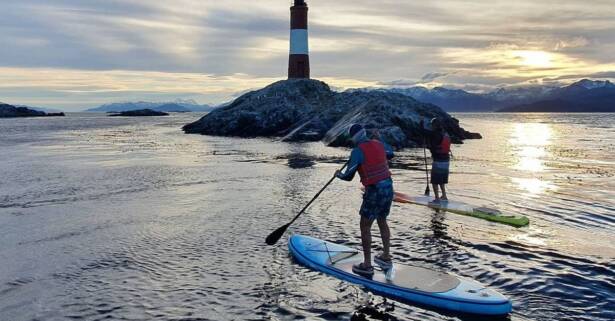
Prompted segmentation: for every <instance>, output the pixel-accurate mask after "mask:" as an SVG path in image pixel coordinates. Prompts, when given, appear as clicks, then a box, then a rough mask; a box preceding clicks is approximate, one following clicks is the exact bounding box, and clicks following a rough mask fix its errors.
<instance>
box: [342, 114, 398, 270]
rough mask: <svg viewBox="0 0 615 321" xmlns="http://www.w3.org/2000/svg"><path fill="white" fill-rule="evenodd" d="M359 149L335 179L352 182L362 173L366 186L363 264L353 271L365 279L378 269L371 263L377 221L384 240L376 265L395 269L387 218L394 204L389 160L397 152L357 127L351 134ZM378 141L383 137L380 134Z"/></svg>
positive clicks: (363, 214) (353, 151) (355, 125)
mask: <svg viewBox="0 0 615 321" xmlns="http://www.w3.org/2000/svg"><path fill="white" fill-rule="evenodd" d="M348 135H349V136H350V137H351V140H352V142H353V144H354V145H355V148H354V149H353V150H352V152H351V153H350V160H349V161H348V166H347V167H346V170H345V171H343V172H342V171H339V170H338V171H336V173H335V177H337V178H340V179H343V180H345V181H352V179H353V178H354V176H355V173H356V172H359V176H360V177H361V183H362V184H363V186H365V192H364V193H363V203H362V204H361V209H360V210H359V214H360V216H361V219H360V222H359V226H360V229H361V245H362V246H363V255H364V258H363V262H362V263H359V264H355V265H353V266H352V271H353V272H354V273H356V274H360V275H364V276H372V275H373V274H374V268H373V266H372V259H371V244H372V234H371V227H372V224H373V223H374V221H377V222H378V228H379V229H380V235H381V236H382V247H383V251H382V253H381V254H379V255H376V256H375V257H374V261H375V262H376V263H377V264H378V265H380V266H381V267H382V268H385V269H386V268H390V267H391V265H392V261H391V253H390V239H391V232H390V230H389V225H388V224H387V220H386V219H387V216H388V215H389V212H390V210H391V203H392V202H393V180H392V179H391V172H390V171H389V164H388V160H389V159H391V158H393V149H392V148H391V147H390V146H389V145H387V144H386V143H383V142H382V141H380V140H379V139H369V138H368V137H367V133H366V131H365V128H363V126H362V125H360V124H354V125H352V126H351V127H350V129H349V130H348ZM376 137H377V138H379V134H378V133H377V132H376Z"/></svg>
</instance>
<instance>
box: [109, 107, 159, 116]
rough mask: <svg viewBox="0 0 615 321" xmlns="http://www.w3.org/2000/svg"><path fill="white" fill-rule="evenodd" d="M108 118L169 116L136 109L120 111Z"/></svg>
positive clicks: (150, 110) (154, 111)
mask: <svg viewBox="0 0 615 321" xmlns="http://www.w3.org/2000/svg"><path fill="white" fill-rule="evenodd" d="M109 116H128V117H141V116H169V114H168V113H165V112H162V111H156V110H152V109H138V110H128V111H122V112H119V113H117V114H111V115H109Z"/></svg>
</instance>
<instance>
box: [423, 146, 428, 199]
mask: <svg viewBox="0 0 615 321" xmlns="http://www.w3.org/2000/svg"><path fill="white" fill-rule="evenodd" d="M425 144H426V143H425V137H423V156H425V183H426V185H425V196H429V170H428V169H427V151H426V150H425Z"/></svg>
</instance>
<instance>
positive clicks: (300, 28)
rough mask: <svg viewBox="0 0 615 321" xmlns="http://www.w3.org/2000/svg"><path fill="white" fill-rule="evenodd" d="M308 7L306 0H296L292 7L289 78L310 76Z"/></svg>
mask: <svg viewBox="0 0 615 321" xmlns="http://www.w3.org/2000/svg"><path fill="white" fill-rule="evenodd" d="M307 26H308V7H307V4H306V3H305V1H304V0H295V4H294V5H293V6H292V7H290V55H289V58H288V78H310V56H309V55H308V30H307V29H308V28H307Z"/></svg>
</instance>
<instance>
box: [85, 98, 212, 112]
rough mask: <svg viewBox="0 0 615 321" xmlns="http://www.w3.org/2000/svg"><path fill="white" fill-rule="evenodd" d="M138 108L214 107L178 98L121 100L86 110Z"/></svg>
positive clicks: (198, 109) (188, 109)
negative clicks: (170, 100)
mask: <svg viewBox="0 0 615 321" xmlns="http://www.w3.org/2000/svg"><path fill="white" fill-rule="evenodd" d="M140 109H152V110H155V111H161V112H210V111H212V110H214V109H215V107H212V106H210V105H200V104H198V103H197V102H196V101H194V100H191V99H189V100H183V99H178V100H175V101H173V102H157V103H156V102H147V101H138V102H121V103H111V104H105V105H102V106H99V107H96V108H91V109H87V110H86V111H87V112H105V113H106V112H122V111H131V110H140Z"/></svg>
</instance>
